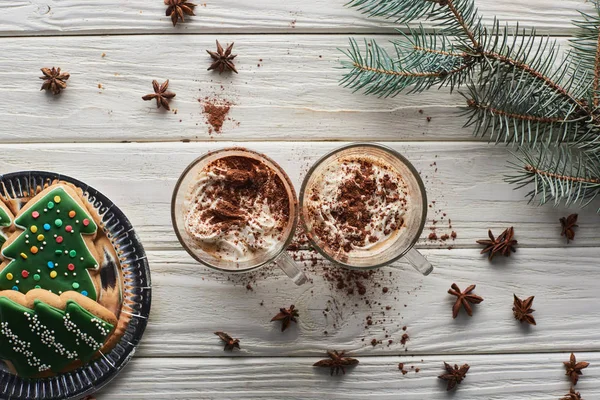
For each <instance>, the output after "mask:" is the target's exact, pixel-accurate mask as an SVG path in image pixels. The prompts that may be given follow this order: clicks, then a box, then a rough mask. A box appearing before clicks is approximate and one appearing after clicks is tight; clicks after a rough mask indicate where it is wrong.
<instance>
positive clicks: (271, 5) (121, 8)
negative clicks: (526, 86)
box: [0, 0, 593, 36]
mask: <svg viewBox="0 0 600 400" xmlns="http://www.w3.org/2000/svg"><path fill="white" fill-rule="evenodd" d="M196 3H197V4H201V6H200V7H198V8H197V9H196V14H197V16H196V17H193V18H189V20H188V22H187V23H185V24H180V25H178V26H177V27H176V28H173V27H172V25H171V21H170V19H169V18H168V17H166V16H165V10H166V7H165V6H164V5H163V2H162V1H152V2H150V1H147V0H130V1H126V2H124V1H121V0H88V1H85V2H81V1H77V0H43V1H42V0H34V1H32V0H15V1H12V2H10V4H3V5H2V6H0V10H1V11H2V12H1V13H0V32H1V33H0V34H2V35H9V36H17V35H69V34H70V35H82V34H134V33H135V34H138V33H215V32H221V33H224V32H239V33H255V32H258V33H264V32H284V33H307V32H309V33H312V32H349V31H352V32H391V31H392V30H393V29H394V28H397V27H398V25H396V24H394V23H393V21H386V20H381V19H375V18H367V17H366V16H364V15H363V14H361V13H359V12H358V11H357V10H355V9H349V8H347V7H345V6H344V5H345V3H346V0H310V1H303V0H287V1H285V2H282V1H278V0H262V1H260V2H258V3H255V2H248V1H245V0H227V1H208V2H206V3H202V2H196ZM476 5H477V6H478V7H479V10H480V13H481V15H483V16H484V22H485V23H486V24H491V23H492V22H493V18H494V16H496V17H497V18H498V19H499V20H500V21H502V23H505V22H507V23H510V24H513V25H514V24H515V23H516V22H517V21H519V22H520V23H521V25H522V26H526V27H531V26H535V27H537V28H538V30H539V31H540V32H541V33H549V34H567V33H572V32H573V26H572V25H571V23H570V20H571V19H573V18H577V17H578V13H577V10H578V9H579V10H582V11H591V10H592V9H593V8H592V5H591V4H586V3H585V2H583V1H581V0H549V1H545V2H544V1H541V0H532V1H529V2H527V3H523V2H522V1H520V0H503V1H494V0H477V1H476Z"/></svg>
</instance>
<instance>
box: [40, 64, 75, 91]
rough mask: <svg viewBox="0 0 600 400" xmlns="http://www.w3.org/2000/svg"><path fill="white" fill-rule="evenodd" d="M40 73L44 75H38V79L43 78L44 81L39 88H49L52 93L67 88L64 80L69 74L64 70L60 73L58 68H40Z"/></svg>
mask: <svg viewBox="0 0 600 400" xmlns="http://www.w3.org/2000/svg"><path fill="white" fill-rule="evenodd" d="M42 73H43V74H44V76H40V79H43V80H44V83H42V88H41V89H40V90H50V91H51V92H52V93H53V94H59V93H60V91H61V90H63V89H66V88H67V82H65V81H66V80H67V79H69V77H70V76H71V75H69V74H68V73H66V72H63V73H61V72H60V68H55V67H52V69H50V68H42Z"/></svg>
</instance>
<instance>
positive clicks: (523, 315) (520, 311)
mask: <svg viewBox="0 0 600 400" xmlns="http://www.w3.org/2000/svg"><path fill="white" fill-rule="evenodd" d="M513 296H514V297H515V302H514V305H513V314H514V315H515V319H516V320H518V321H521V322H527V323H528V324H530V325H536V323H535V318H533V315H531V313H533V312H534V311H535V310H534V309H532V308H531V306H532V305H533V298H534V296H531V297H528V298H526V299H525V300H521V299H520V298H518V297H517V295H516V294H513Z"/></svg>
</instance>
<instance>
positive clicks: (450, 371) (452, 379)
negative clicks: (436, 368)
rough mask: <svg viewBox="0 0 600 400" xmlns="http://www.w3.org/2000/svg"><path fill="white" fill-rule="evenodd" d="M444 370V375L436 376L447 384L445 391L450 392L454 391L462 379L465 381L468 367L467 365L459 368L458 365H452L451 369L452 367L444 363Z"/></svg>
mask: <svg viewBox="0 0 600 400" xmlns="http://www.w3.org/2000/svg"><path fill="white" fill-rule="evenodd" d="M444 368H446V373H445V374H443V375H440V376H438V378H440V379H442V380H444V381H447V382H448V386H446V391H450V390H452V389H454V388H455V387H456V385H459V384H460V383H461V382H462V381H463V379H465V377H466V375H467V372H469V368H470V367H469V364H465V365H463V366H462V367H460V368H459V367H458V365H456V364H454V367H452V365H450V364H447V363H445V362H444Z"/></svg>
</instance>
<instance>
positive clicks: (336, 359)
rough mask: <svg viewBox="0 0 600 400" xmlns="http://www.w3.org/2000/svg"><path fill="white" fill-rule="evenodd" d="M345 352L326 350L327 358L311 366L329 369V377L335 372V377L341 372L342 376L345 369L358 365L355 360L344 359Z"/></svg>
mask: <svg viewBox="0 0 600 400" xmlns="http://www.w3.org/2000/svg"><path fill="white" fill-rule="evenodd" d="M345 353H346V352H345V351H340V352H338V351H337V350H333V351H332V350H328V351H327V355H328V356H329V358H326V359H324V360H321V361H317V362H316V363H314V364H313V367H323V368H330V369H331V375H333V373H334V372H335V374H336V375H338V374H339V373H340V370H341V371H342V374H344V375H345V374H346V369H345V367H350V366H353V365H356V364H358V360H357V359H356V358H350V357H344V354H345Z"/></svg>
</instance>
